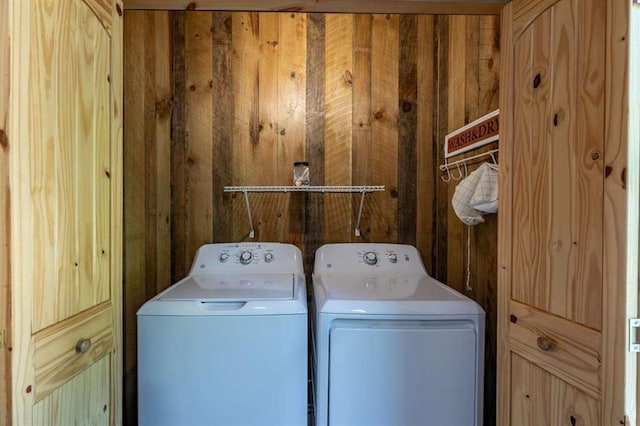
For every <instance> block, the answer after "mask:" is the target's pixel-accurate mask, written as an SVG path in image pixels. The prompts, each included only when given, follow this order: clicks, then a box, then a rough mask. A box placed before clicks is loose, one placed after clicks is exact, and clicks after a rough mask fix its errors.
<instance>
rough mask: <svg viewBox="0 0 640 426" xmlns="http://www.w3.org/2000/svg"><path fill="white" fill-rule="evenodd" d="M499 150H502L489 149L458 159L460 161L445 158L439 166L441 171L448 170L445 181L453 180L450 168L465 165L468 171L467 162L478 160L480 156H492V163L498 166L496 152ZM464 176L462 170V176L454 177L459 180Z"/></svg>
mask: <svg viewBox="0 0 640 426" xmlns="http://www.w3.org/2000/svg"><path fill="white" fill-rule="evenodd" d="M499 151H500V150H499V149H498V148H496V149H492V150H490V151H487V152H482V153H480V154H477V155H474V156H472V157H466V158H463V159H461V160H458V161H451V162H449V161H447V160H445V162H444V164H441V165H440V166H439V169H440V171H442V172H447V178H446V179H445V177H444V176H442V180H443V181H445V182H449V181H450V180H451V178H452V176H451V170H449V169H450V168H452V167H453V166H455V167H458V168H460V165H463V166H464V167H465V172H466V167H467V163H469V162H471V161H473V160H477V159H478V158H482V157H485V156H490V157H491V160H492V163H493V164H494V165H496V166H497V165H498V162H497V161H496V154H497V153H498V152H499ZM465 174H466V173H465ZM463 177H464V176H463V174H462V172H460V176H459V177H454V180H459V179H461V178H463Z"/></svg>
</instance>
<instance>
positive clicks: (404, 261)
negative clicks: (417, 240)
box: [314, 243, 426, 274]
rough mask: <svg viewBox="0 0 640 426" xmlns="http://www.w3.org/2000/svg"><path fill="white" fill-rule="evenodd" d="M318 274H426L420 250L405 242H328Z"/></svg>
mask: <svg viewBox="0 0 640 426" xmlns="http://www.w3.org/2000/svg"><path fill="white" fill-rule="evenodd" d="M314 272H315V273H316V274H317V273H324V272H326V273H361V272H367V273H378V272H379V273H388V272H393V273H402V274H405V273H406V274H424V273H426V271H425V269H424V265H423V264H422V259H421V257H420V254H419V252H418V250H417V249H416V248H415V247H413V246H410V245H405V244H362V243H352V244H327V245H324V246H322V247H320V249H318V251H317V252H316V261H315V269H314Z"/></svg>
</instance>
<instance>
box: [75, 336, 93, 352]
mask: <svg viewBox="0 0 640 426" xmlns="http://www.w3.org/2000/svg"><path fill="white" fill-rule="evenodd" d="M90 348H91V339H80V340H78V343H76V352H77V353H79V354H83V353H85V352H87V351H88V350H89V349H90Z"/></svg>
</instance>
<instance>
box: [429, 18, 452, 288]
mask: <svg viewBox="0 0 640 426" xmlns="http://www.w3.org/2000/svg"><path fill="white" fill-rule="evenodd" d="M435 34H436V37H437V46H436V49H435V51H434V62H435V63H436V64H437V79H436V82H435V85H436V88H435V91H436V97H437V98H436V103H435V106H434V109H435V117H436V120H437V122H436V124H435V126H434V141H433V143H434V145H435V146H434V148H433V152H434V153H436V156H435V158H436V161H437V164H442V163H443V162H444V138H445V136H446V135H447V130H448V126H449V123H448V117H447V112H448V110H449V97H448V93H447V89H448V87H449V72H448V70H449V55H448V52H449V17H448V16H436V17H435ZM438 177H440V173H439V172H438ZM436 188H437V191H436V194H437V195H436V197H437V198H436V217H437V220H436V222H435V223H434V226H435V247H434V250H433V253H434V256H435V261H434V263H435V278H436V279H438V280H441V281H443V282H447V253H448V238H447V237H448V235H447V227H448V223H449V218H448V211H449V185H448V183H447V182H444V181H443V180H442V179H437V184H436Z"/></svg>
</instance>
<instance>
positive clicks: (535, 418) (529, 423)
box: [511, 355, 601, 426]
mask: <svg viewBox="0 0 640 426" xmlns="http://www.w3.org/2000/svg"><path fill="white" fill-rule="evenodd" d="M511 365H512V373H511V374H512V376H511V377H512V388H511V406H512V410H511V424H512V425H518V426H541V425H580V426H599V425H600V424H601V423H600V403H599V402H598V400H596V399H594V398H592V397H590V396H588V395H587V394H585V393H583V392H580V391H579V390H577V389H576V388H574V387H573V386H570V385H568V384H566V383H565V382H563V381H562V380H560V379H558V378H556V377H554V376H553V375H551V374H549V373H547V372H546V371H545V370H543V369H541V368H539V367H536V365H535V364H533V363H531V362H529V361H527V360H525V359H524V358H521V357H519V356H518V355H513V356H512V359H511Z"/></svg>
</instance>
